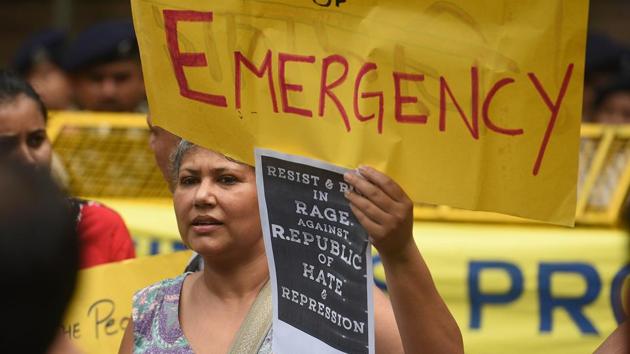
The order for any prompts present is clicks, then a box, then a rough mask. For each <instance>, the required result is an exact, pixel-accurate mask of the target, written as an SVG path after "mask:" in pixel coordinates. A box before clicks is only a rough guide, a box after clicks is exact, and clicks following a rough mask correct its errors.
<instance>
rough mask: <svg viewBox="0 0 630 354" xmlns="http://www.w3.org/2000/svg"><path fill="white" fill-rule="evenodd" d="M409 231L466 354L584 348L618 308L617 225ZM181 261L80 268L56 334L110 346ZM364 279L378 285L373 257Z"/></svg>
mask: <svg viewBox="0 0 630 354" xmlns="http://www.w3.org/2000/svg"><path fill="white" fill-rule="evenodd" d="M414 235H415V238H416V242H417V243H418V246H419V248H420V250H421V252H422V255H423V257H424V258H425V260H426V262H427V265H428V266H429V268H430V270H431V274H432V276H433V279H434V280H435V283H436V286H437V288H438V290H439V292H440V294H441V295H442V297H443V298H444V300H445V301H446V303H447V305H448V307H449V309H451V311H452V312H453V315H454V316H455V319H456V320H457V323H458V324H459V327H460V329H461V330H462V334H463V336H464V343H465V349H466V353H471V354H476V353H478V354H493V353H497V354H499V353H500V354H503V353H506V352H509V353H527V354H529V353H549V354H554V353H558V354H560V353H590V352H592V351H593V350H594V349H595V348H596V347H597V346H598V345H599V344H600V343H601V342H602V341H603V340H604V339H605V338H606V337H607V336H608V335H609V334H610V333H611V332H612V331H613V330H614V329H615V328H616V327H617V323H618V322H619V321H621V320H622V319H623V317H624V312H627V311H628V309H627V307H626V306H624V304H623V303H624V302H623V295H622V294H627V291H628V290H627V289H628V276H629V275H630V265H629V263H628V255H627V250H628V235H627V234H626V233H625V232H623V231H619V230H614V229H597V228H578V229H566V228H560V227H540V226H530V227H525V226H524V225H493V224H466V223H451V224H447V223H437V222H416V224H415V226H414ZM171 240H172V242H174V243H176V242H179V238H178V236H177V235H176V234H174V235H172V237H171ZM453 245H458V247H456V248H454V247H453ZM173 257H174V258H173ZM189 258H190V252H178V253H175V254H170V255H165V256H157V257H146V258H140V259H137V260H130V261H123V262H121V263H116V264H111V265H103V266H98V267H95V268H93V269H88V270H84V271H82V272H81V276H80V277H81V283H80V286H79V288H78V289H77V293H76V295H75V298H74V300H73V306H72V307H71V309H70V311H69V312H68V315H67V317H66V320H65V321H64V323H63V330H64V332H65V333H66V335H68V336H70V338H71V339H72V340H73V341H74V342H76V343H77V344H78V345H79V346H80V348H81V349H83V350H84V351H85V352H86V353H97V354H98V353H116V352H117V350H118V345H119V343H120V340H121V338H122V334H123V332H124V327H126V319H125V318H127V317H129V314H130V313H131V296H132V294H133V293H134V292H135V291H137V290H139V289H140V288H142V287H144V286H147V285H149V284H151V283H153V282H156V281H159V280H161V279H165V278H168V277H173V276H175V275H177V274H180V273H181V272H182V271H183V269H184V266H185V264H186V262H187V260H188V259H189ZM374 278H375V281H376V283H377V285H379V286H382V287H383V286H384V285H385V277H384V272H383V268H382V265H381V264H380V261H379V258H378V255H376V254H375V256H374ZM626 305H627V304H626ZM90 309H91V311H90Z"/></svg>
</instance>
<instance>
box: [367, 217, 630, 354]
mask: <svg viewBox="0 0 630 354" xmlns="http://www.w3.org/2000/svg"><path fill="white" fill-rule="evenodd" d="M414 235H415V238H416V242H417V244H418V246H419V248H420V251H421V252H422V255H423V256H424V258H425V260H426V262H427V264H428V266H429V268H430V269H431V273H432V275H433V279H434V280H435V282H436V285H437V287H438V290H439V292H440V294H441V295H442V297H443V298H444V300H445V301H446V303H447V305H448V307H449V309H450V310H451V311H452V312H453V314H454V316H455V318H456V320H457V323H458V324H459V327H460V329H461V330H462V334H463V335H464V344H465V348H466V353H470V354H477V353H478V354H495V353H496V354H504V353H524V354H525V353H527V354H529V353H545V354H554V353H558V354H561V353H562V354H564V353H592V352H593V350H595V348H597V347H598V346H599V344H600V343H601V342H603V341H604V339H605V338H606V337H607V336H608V335H609V334H610V333H611V332H612V331H613V330H614V329H615V328H616V327H617V322H618V321H621V319H622V317H623V313H624V308H623V305H622V298H623V296H622V294H627V291H628V284H629V283H628V276H629V275H630V265H629V263H628V254H627V251H628V234H626V233H625V232H623V231H617V230H612V229H593V228H590V229H589V228H584V229H566V228H559V227H555V228H554V227H524V226H523V225H491V224H462V223H451V224H447V223H433V222H418V223H416V224H415V228H414ZM453 245H457V248H454V247H453ZM379 263H380V262H379V260H378V258H376V260H375V270H374V274H375V278H376V281H377V284H379V285H381V286H382V285H384V272H383V267H382V265H381V264H379ZM627 310H628V309H625V311H627Z"/></svg>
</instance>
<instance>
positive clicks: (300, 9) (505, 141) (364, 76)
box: [131, 0, 588, 225]
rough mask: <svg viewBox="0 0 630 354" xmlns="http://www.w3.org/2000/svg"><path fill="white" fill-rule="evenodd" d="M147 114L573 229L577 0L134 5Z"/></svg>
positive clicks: (226, 141) (583, 18)
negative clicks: (379, 173)
mask: <svg viewBox="0 0 630 354" xmlns="http://www.w3.org/2000/svg"><path fill="white" fill-rule="evenodd" d="M131 3H132V10H133V16H134V23H135V29H136V33H137V36H138V40H139V46H140V52H141V59H142V66H143V72H144V76H145V81H146V86H147V95H148V100H149V105H150V107H151V114H152V117H153V122H154V124H156V125H159V126H162V127H165V128H166V129H168V130H170V131H172V132H174V133H176V134H178V135H180V136H182V137H184V138H186V139H189V140H191V141H192V142H194V143H197V144H200V145H203V146H206V147H208V148H212V149H215V150H217V151H220V152H223V153H225V154H226V155H228V156H230V157H232V158H234V159H237V160H240V161H244V162H246V163H248V164H251V165H253V163H254V148H255V147H259V148H268V149H273V150H276V151H282V152H285V153H290V154H294V155H301V156H306V157H310V158H314V159H318V160H322V161H327V162H330V163H333V164H336V165H340V166H344V167H347V168H351V169H352V168H355V167H357V165H359V164H369V165H371V166H374V167H375V168H377V169H379V170H382V171H385V172H386V173H387V174H389V175H390V176H392V177H393V178H394V179H395V180H397V181H398V182H399V183H400V184H401V185H402V186H403V187H404V189H405V190H406V191H407V192H408V193H409V195H410V196H411V198H412V199H413V200H414V201H416V202H425V203H432V204H446V205H451V206H454V207H460V208H465V209H475V210H486V211H496V212H502V213H507V214H512V215H517V216H522V217H527V218H532V219H537V220H543V221H548V222H551V223H556V224H563V225H572V224H573V220H574V213H575V202H576V180H577V152H578V136H579V126H580V118H581V102H582V98H581V97H582V82H583V69H584V49H585V40H586V23H587V11H588V1H587V0H553V1H548V0H535V1H527V2H522V1H509V0H499V1H496V0H492V1H490V0H484V1H464V0H456V1H449V2H444V1H432V0H420V1H413V2H410V1H405V0H388V1H378V0H366V1H357V0H348V1H340V0H336V1H335V2H333V1H331V0H328V1H325V0H301V1H294V0H278V1H273V2H270V1H258V0H248V1H245V0H241V1H202V0H159V1H158V0H132V1H131Z"/></svg>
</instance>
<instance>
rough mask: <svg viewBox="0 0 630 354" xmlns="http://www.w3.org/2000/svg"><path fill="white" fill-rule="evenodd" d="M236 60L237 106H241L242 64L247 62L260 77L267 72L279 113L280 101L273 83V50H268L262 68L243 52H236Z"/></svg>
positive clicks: (276, 109) (270, 89) (275, 106)
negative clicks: (255, 64)
mask: <svg viewBox="0 0 630 354" xmlns="http://www.w3.org/2000/svg"><path fill="white" fill-rule="evenodd" d="M234 62H235V71H236V72H235V76H236V79H235V81H234V82H235V88H234V89H235V94H236V108H237V109H238V108H241V64H245V66H246V67H247V69H249V71H251V72H252V73H253V74H254V75H256V76H257V77H258V78H261V79H262V77H263V75H265V73H266V74H267V80H268V82H269V92H270V94H271V104H272V105H273V111H274V112H276V113H278V102H277V100H276V91H275V89H274V84H273V72H272V69H271V50H268V51H267V54H265V59H263V62H262V64H260V68H256V66H254V64H253V63H252V62H251V61H249V60H248V59H247V58H246V57H245V56H244V55H243V54H242V53H241V52H234Z"/></svg>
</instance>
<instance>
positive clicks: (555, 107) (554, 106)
mask: <svg viewBox="0 0 630 354" xmlns="http://www.w3.org/2000/svg"><path fill="white" fill-rule="evenodd" d="M572 73H573V63H571V64H569V66H568V67H567V71H566V72H565V74H564V79H562V86H560V92H558V97H557V98H556V102H555V103H553V102H551V99H550V98H549V95H547V92H546V91H545V89H544V88H543V87H542V84H541V83H540V81H539V80H538V78H537V77H536V74H534V73H528V74H527V76H528V77H529V79H530V80H531V81H532V83H533V84H534V87H535V88H536V91H538V93H539V94H540V96H541V97H542V98H543V101H545V104H546V105H547V107H548V108H549V110H550V111H551V118H549V124H548V125H547V129H546V130H545V135H544V137H543V140H542V143H541V144H540V149H539V150H538V156H536V162H534V168H533V170H532V174H533V175H534V176H536V175H538V172H539V171H540V165H541V164H542V159H543V157H544V156H545V151H546V150H547V145H548V144H549V139H550V138H551V133H552V132H553V127H554V125H555V124H556V118H557V117H558V112H559V111H560V105H561V104H562V99H563V98H564V95H565V94H566V92H567V88H568V86H569V81H571V74H572Z"/></svg>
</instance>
